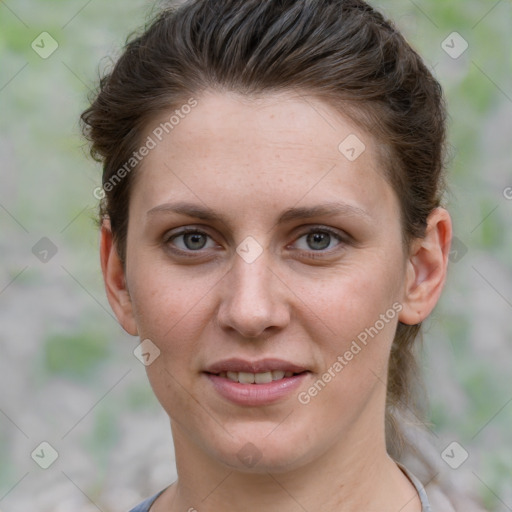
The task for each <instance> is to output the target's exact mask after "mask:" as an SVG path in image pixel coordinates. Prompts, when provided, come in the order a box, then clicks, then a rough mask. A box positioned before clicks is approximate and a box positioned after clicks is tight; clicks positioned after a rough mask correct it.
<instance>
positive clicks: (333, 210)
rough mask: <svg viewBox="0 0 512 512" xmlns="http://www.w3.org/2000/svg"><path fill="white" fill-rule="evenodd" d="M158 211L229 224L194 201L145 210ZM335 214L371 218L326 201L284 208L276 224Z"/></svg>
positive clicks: (356, 207) (358, 211) (363, 213)
mask: <svg viewBox="0 0 512 512" xmlns="http://www.w3.org/2000/svg"><path fill="white" fill-rule="evenodd" d="M159 213H178V214H180V215H184V216H187V217H192V218H196V219H201V220H206V221H211V222H215V221H217V222H221V223H223V224H226V225H229V221H228V220H227V219H226V218H224V216H223V215H221V214H219V213H217V212H215V211H214V210H212V209H211V208H208V207H206V206H201V205H198V204H194V203H188V202H184V201H179V202H176V203H164V204H161V205H158V206H155V207H154V208H151V210H149V211H148V212H147V216H153V215H156V214H159ZM336 215H345V216H350V217H354V216H357V217H363V218H365V219H366V220H371V218H372V217H371V216H370V214H369V213H368V212H367V211H366V210H363V209H362V208H360V207H358V206H354V205H351V204H347V203H337V202H328V203H322V204H318V205H315V206H300V207H293V208H288V209H286V210H284V211H283V212H282V213H281V215H280V216H279V218H278V220H277V224H284V223H285V222H290V221H292V220H296V219H308V218H313V217H334V216H336Z"/></svg>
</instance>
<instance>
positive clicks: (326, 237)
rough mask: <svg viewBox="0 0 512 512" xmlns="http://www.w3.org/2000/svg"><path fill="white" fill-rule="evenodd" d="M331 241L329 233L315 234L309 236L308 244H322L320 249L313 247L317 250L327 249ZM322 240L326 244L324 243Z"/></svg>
mask: <svg viewBox="0 0 512 512" xmlns="http://www.w3.org/2000/svg"><path fill="white" fill-rule="evenodd" d="M329 239H330V235H329V234H328V233H314V234H311V235H309V236H308V243H309V244H310V245H313V246H314V244H316V243H317V242H319V243H320V247H318V246H317V247H312V248H313V249H315V250H320V249H325V248H326V247H328V246H329ZM322 240H323V242H324V243H322Z"/></svg>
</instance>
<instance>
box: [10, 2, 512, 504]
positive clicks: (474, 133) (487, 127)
mask: <svg viewBox="0 0 512 512" xmlns="http://www.w3.org/2000/svg"><path fill="white" fill-rule="evenodd" d="M373 4H374V5H375V6H377V7H378V8H380V9H381V10H383V11H384V12H385V13H386V14H387V15H388V16H389V17H391V18H392V19H393V20H395V22H396V23H397V25H398V26H399V27H400V28H401V29H402V31H403V32H404V34H405V35H406V37H407V38H408V40H409V42H410V43H411V44H412V45H413V46H414V47H415V48H416V49H417V50H418V51H419V53H420V54H421V55H422V56H423V57H424V58H425V60H426V62H427V63H428V65H429V66H430V67H431V68H432V70H433V72H434V73H435V75H436V77H437V78H438V80H439V81H440V82H441V84H442V85H443V87H444V89H445V93H446V97H447V100H448V107H449V111H450V122H449V129H450V163H449V187H450V190H449V194H448V195H447V198H446V199H447V205H448V208H449V210H450V212H451V214H452V217H453V220H454V229H455V236H456V239H455V241H454V250H453V251H452V254H451V264H450V269H449V278H448V282H447V285H446V289H445V292H444V295H443V297H442V299H441V301H440V303H439V305H438V307H437V308H436V310H435V311H434V313H433V315H432V317H431V318H430V319H429V320H428V321H427V322H426V323H425V336H424V367H425V378H426V382H427V390H428V393H429V396H430V402H431V404H430V405H431V416H430V420H431V422H432V425H433V427H432V428H433V430H434V432H435V436H434V439H433V442H434V443H435V445H436V449H437V450H438V452H439V454H441V452H442V450H443V449H444V448H445V447H446V446H447V445H448V444H449V443H451V442H452V441H457V442H458V443H460V444H461V445H462V446H463V447H464V448H465V449H466V450H467V451H468V453H469V458H468V460H467V461H466V462H465V463H464V464H463V465H462V466H461V467H460V468H458V469H456V470H452V469H451V468H449V471H451V473H452V476H453V477H454V478H455V479H457V480H458V481H459V482H460V483H461V485H463V486H465V487H466V488H467V489H471V490H475V491H476V492H477V493H478V494H479V496H481V497H482V499H483V500H484V503H485V505H486V507H487V508H488V509H489V510H493V511H494V510H496V511H505V510H512V380H511V378H510V375H511V363H512V346H511V342H510V340H511V339H512V323H511V321H510V319H511V318H512V315H511V313H512V230H511V214H512V188H508V187H512V149H511V148H512V80H511V78H512V72H511V69H512V3H511V1H510V0H501V1H494V0H493V1H489V2H487V1H476V0H451V1H450V2H446V1H442V0H435V1H432V0H431V1H420V0H416V1H414V2H413V1H409V0H405V1H402V0H400V1H398V0H396V1H395V0H386V1H382V2H373ZM157 7H158V6H157V4H155V2H148V1H146V0H124V1H120V0H110V1H109V2H100V1H99V0H90V1H85V0H84V1H76V2H71V1H62V0H61V1H59V0H47V1H45V2H42V1H39V2H36V1H35V0H18V1H16V2H15V1H14V0H10V1H7V2H4V1H2V2H0V155H1V165H0V173H1V182H0V326H1V329H0V348H1V352H2V357H1V358H0V386H1V390H2V392H1V398H0V461H1V462H0V511H4V512H16V511H23V512H26V511H27V510H34V505H35V504H37V510H38V511H41V512H46V511H52V512H59V511H69V510H73V511H80V512H87V511H89V510H98V509H101V510H102V511H104V512H118V511H119V512H123V511H126V510H128V509H129V508H130V507H131V506H133V505H134V504H135V503H136V502H138V501H140V500H141V499H142V498H143V497H146V496H149V495H151V494H153V493H155V492H157V491H158V490H160V489H162V488H163V487H164V486H166V485H167V484H168V483H169V482H170V481H172V480H174V478H175V469H174V467H173V448H172V440H171V436H170V429H169V425H168V420H167V418H166V416H165V414H164V413H163V411H161V409H160V407H159V405H158V403H157V402H156V399H155V398H154V397H153V394H152V392H151V390H150V387H149V385H148V383H147V380H146V376H145V371H144V367H143V365H142V364H140V363H139V361H138V360H137V359H136V358H135V357H134V356H133V352H132V351H133V349H134V348H135V347H136V345H137V344H138V343H139V340H137V339H134V338H132V337H130V336H128V335H126V334H125V333H124V331H122V329H121V328H120V327H119V326H118V324H117V322H116V321H115V319H114V318H113V316H112V313H111V311H110V307H109V305H108V302H107V300H106V298H105V294H104V291H103V283H102V279H101V274H100V267H99V260H98V233H97V229H96V227H95V225H94V222H93V219H94V216H95V214H96V207H97V201H96V199H95V198H94V196H93V190H94V188H95V187H97V186H98V185H99V184H100V172H101V170H100V167H99V165H98V164H96V163H94V162H93V161H92V160H91V159H90V158H89V157H88V153H87V151H88V148H87V146H86V145H85V142H84V141H83V140H82V139H81V136H80V131H79V126H78V119H79V115H80V113H81V111H82V110H83V109H84V108H85V107H86V106H87V104H88V103H87V97H88V95H89V94H91V91H92V90H94V89H95V87H96V85H97V78H98V73H99V71H100V70H102V69H105V67H108V66H109V64H110V62H111V58H115V57H116V56H117V55H119V52H120V49H121V48H122V45H123V44H124V41H125V39H126V36H127V35H128V34H129V33H130V32H132V31H133V30H135V29H138V28H140V27H141V26H142V25H144V23H145V21H146V20H148V18H149V17H151V16H152V14H154V13H155V11H156V10H157ZM42 32H47V33H48V34H49V36H48V35H43V36H40V34H41V33H42ZM453 32H457V33H458V34H460V36H461V37H462V38H463V39H464V40H465V41H466V42H467V44H468V48H467V50H466V51H465V52H464V53H463V54H462V55H460V56H457V58H454V55H452V56H450V55H449V54H448V53H447V51H445V50H448V52H450V49H449V48H450V46H454V44H452V43H451V41H453V37H454V36H453V34H452V33H453ZM455 37H458V36H455ZM447 38H448V39H447ZM41 39H43V42H41ZM443 41H447V43H446V42H445V43H444V44H443ZM457 41H458V42H457V44H456V45H455V49H454V50H453V51H455V50H456V49H457V48H459V49H460V48H461V46H460V44H463V43H462V40H457ZM33 42H34V49H33V47H32V44H33ZM55 44H56V45H58V47H57V49H56V50H55V51H54V52H53V53H52V54H51V55H49V56H48V55H46V53H48V52H50V51H51V50H52V45H55ZM447 44H448V46H447ZM36 45H38V46H36ZM457 45H459V46H457ZM36 51H38V52H39V54H38V53H36ZM45 52H46V53H45ZM41 55H42V56H41ZM43 57H45V58H43ZM44 237H46V238H47V239H49V241H48V240H46V239H44V240H43V241H42V242H41V241H40V240H41V239H43V238H44ZM38 243H39V244H40V245H37V244H38ZM41 244H42V245H41ZM34 247H36V249H34ZM41 247H43V249H45V250H47V251H48V253H47V255H45V256H41V253H40V252H38V251H37V248H41ZM55 251H57V252H56V253H55V254H54V255H53V252H55ZM34 253H35V254H34ZM45 257H46V258H47V259H48V261H44V260H45ZM42 441H46V442H48V443H50V444H51V446H53V447H54V449H55V450H56V452H57V453H58V459H57V460H56V461H55V463H54V464H53V465H52V466H51V467H50V468H49V469H46V470H44V469H42V468H40V467H39V466H38V465H37V464H36V463H35V462H34V460H37V453H40V448H38V446H39V444H40V443H41V442H42ZM34 450H36V451H35V452H34V455H33V456H32V457H31V454H32V453H33V451H34ZM38 450H39V451H38ZM47 453H48V450H47ZM439 457H440V455H439ZM33 459H34V460H33ZM439 512H441V511H439Z"/></svg>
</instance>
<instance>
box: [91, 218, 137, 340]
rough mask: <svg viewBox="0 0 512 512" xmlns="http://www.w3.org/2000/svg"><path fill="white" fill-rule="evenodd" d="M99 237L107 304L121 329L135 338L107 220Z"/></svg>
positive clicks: (122, 276)
mask: <svg viewBox="0 0 512 512" xmlns="http://www.w3.org/2000/svg"><path fill="white" fill-rule="evenodd" d="M100 236H101V238H100V259H101V270H102V272H103V281H104V283H105V291H106V293H107V298H108V302H109V303H110V306H111V308H112V310H113V311H114V313H115V315H116V317H117V319H118V321H119V323H120V324H121V326H122V327H123V329H124V330H125V331H126V332H127V333H129V334H131V335H132V336H137V334H138V332H137V325H136V323H135V319H134V315H133V307H132V301H131V298H130V294H129V292H128V288H127V286H126V276H125V271H124V268H123V264H122V262H121V260H120V258H119V255H118V253H117V250H116V247H115V244H114V240H113V236H112V231H111V228H110V221H109V219H108V218H105V219H103V222H102V225H101V235H100Z"/></svg>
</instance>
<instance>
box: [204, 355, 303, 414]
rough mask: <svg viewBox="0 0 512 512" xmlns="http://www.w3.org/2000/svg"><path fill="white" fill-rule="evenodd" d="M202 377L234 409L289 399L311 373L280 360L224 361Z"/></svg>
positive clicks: (212, 366) (208, 369) (294, 364)
mask: <svg viewBox="0 0 512 512" xmlns="http://www.w3.org/2000/svg"><path fill="white" fill-rule="evenodd" d="M203 374H204V375H205V376H206V377H207V378H208V381H209V382H210V383H211V385H212V386H213V389H215V391H216V392H217V393H218V394H219V395H221V396H222V397H223V398H225V399H227V400H229V401H231V402H233V403H235V404H237V405H243V406H260V405H267V404H271V403H275V402H277V401H280V400H283V399H286V398H288V397H290V396H291V394H292V393H293V391H295V390H296V389H297V388H298V387H299V386H300V385H301V384H302V383H303V382H304V381H305V379H306V378H307V375H308V374H311V371H310V370H308V369H307V368H306V367H305V366H302V365H300V364H297V363H292V362H290V361H285V360H282V359H268V358H267V359H260V360H258V361H247V360H243V359H227V360H224V361H219V362H217V363H214V364H212V365H211V366H209V367H208V368H206V370H204V371H203Z"/></svg>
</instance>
